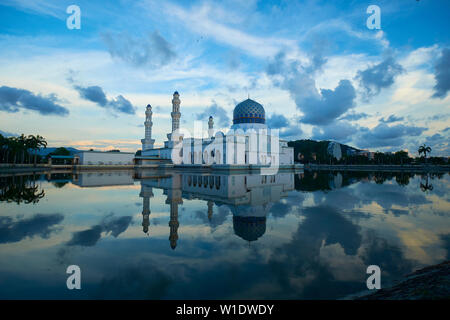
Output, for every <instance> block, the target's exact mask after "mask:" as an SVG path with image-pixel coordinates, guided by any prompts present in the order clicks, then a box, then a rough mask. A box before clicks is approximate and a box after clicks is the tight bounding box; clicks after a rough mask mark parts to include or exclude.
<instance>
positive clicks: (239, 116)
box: [233, 99, 266, 124]
mask: <svg viewBox="0 0 450 320" xmlns="http://www.w3.org/2000/svg"><path fill="white" fill-rule="evenodd" d="M238 123H266V113H265V111H264V108H263V106H262V105H260V104H259V103H258V102H256V101H253V100H251V99H247V100H245V101H242V102H241V103H239V104H238V105H237V106H236V107H235V108H234V111H233V124H238Z"/></svg>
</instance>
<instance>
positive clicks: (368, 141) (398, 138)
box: [356, 123, 427, 148]
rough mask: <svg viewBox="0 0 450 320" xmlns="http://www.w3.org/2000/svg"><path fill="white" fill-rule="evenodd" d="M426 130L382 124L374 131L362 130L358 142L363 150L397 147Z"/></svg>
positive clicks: (401, 125)
mask: <svg viewBox="0 0 450 320" xmlns="http://www.w3.org/2000/svg"><path fill="white" fill-rule="evenodd" d="M426 130H427V128H424V127H415V126H406V125H403V124H398V125H393V126H388V125H387V124H385V123H380V124H379V125H377V126H376V127H375V128H373V129H368V128H361V129H360V134H359V137H358V138H357V141H356V142H357V144H358V146H359V147H362V148H375V147H389V146H390V147H397V146H402V145H403V144H404V138H405V137H417V136H419V135H421V134H422V132H424V131H426Z"/></svg>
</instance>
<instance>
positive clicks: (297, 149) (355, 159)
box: [288, 140, 449, 165]
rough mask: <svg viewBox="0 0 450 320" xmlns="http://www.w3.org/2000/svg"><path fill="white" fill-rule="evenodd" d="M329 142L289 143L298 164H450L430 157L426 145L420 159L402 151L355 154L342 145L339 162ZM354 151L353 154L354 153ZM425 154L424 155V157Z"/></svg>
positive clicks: (299, 141)
mask: <svg viewBox="0 0 450 320" xmlns="http://www.w3.org/2000/svg"><path fill="white" fill-rule="evenodd" d="M328 145H329V141H314V140H297V141H290V142H288V146H290V147H293V148H294V159H295V161H296V162H300V163H304V164H308V163H316V164H356V165H360V164H380V165H403V164H422V163H429V164H440V165H446V164H449V160H448V158H447V159H445V158H442V157H429V154H430V153H431V151H432V149H431V147H429V146H426V145H425V144H424V145H422V146H420V147H419V148H418V150H417V151H418V153H419V157H417V158H412V157H410V156H409V154H408V152H406V151H404V150H400V151H397V152H389V153H385V152H375V153H373V154H372V156H371V157H370V156H368V155H363V154H358V153H355V152H354V151H355V150H356V149H355V148H352V147H349V146H347V145H345V144H341V145H340V147H341V152H342V157H341V158H340V159H339V160H338V159H336V158H335V157H333V156H332V155H331V154H330V153H329V152H328ZM352 151H353V152H352ZM422 154H423V155H422ZM427 156H428V157H427Z"/></svg>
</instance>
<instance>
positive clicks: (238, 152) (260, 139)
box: [141, 91, 294, 167]
mask: <svg viewBox="0 0 450 320" xmlns="http://www.w3.org/2000/svg"><path fill="white" fill-rule="evenodd" d="M180 105H181V100H180V95H179V93H178V92H177V91H175V92H174V94H173V99H172V112H171V117H172V131H171V132H170V133H168V134H167V140H166V141H164V146H163V147H160V148H155V147H154V143H155V140H154V139H152V126H153V122H152V114H153V113H152V107H151V106H150V105H148V106H147V109H146V111H145V114H146V120H145V122H144V125H145V137H144V139H142V140H141V142H142V152H141V158H142V160H141V161H142V163H145V161H146V160H153V161H154V160H160V161H168V162H172V163H173V164H175V165H183V166H185V165H187V166H189V165H212V166H219V167H220V166H230V165H231V166H232V165H240V166H246V165H248V166H249V165H256V166H261V167H264V166H271V167H289V166H293V165H294V150H293V148H292V147H289V146H288V144H287V141H285V140H281V139H279V135H278V130H276V129H271V128H269V127H268V126H267V125H266V117H265V110H264V107H263V106H262V105H261V104H260V103H258V102H256V101H254V100H252V99H250V98H249V99H246V100H244V101H242V102H241V103H239V104H237V105H236V107H235V108H234V111H233V125H232V126H231V128H229V129H228V131H227V132H225V133H224V132H222V131H216V130H215V129H214V118H213V115H211V116H210V117H209V119H208V130H207V131H206V132H202V133H201V136H202V137H201V138H199V137H197V136H196V137H194V135H191V133H190V132H189V131H188V130H186V129H183V128H180V118H181V112H180Z"/></svg>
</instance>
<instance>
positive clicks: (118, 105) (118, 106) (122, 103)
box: [109, 95, 135, 114]
mask: <svg viewBox="0 0 450 320" xmlns="http://www.w3.org/2000/svg"><path fill="white" fill-rule="evenodd" d="M109 105H110V106H111V108H112V109H113V110H116V111H118V112H122V113H127V114H135V107H133V105H132V104H131V102H130V101H128V100H127V99H125V98H124V97H123V96H122V95H118V96H117V97H116V98H115V99H111V101H109Z"/></svg>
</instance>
